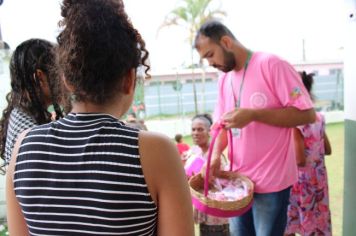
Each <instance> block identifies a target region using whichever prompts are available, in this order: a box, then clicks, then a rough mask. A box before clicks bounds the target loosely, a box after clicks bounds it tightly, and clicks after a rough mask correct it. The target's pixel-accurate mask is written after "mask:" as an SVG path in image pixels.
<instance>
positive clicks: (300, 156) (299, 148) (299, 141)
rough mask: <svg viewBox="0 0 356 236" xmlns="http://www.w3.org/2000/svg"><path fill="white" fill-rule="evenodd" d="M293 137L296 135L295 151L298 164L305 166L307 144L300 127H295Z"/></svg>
mask: <svg viewBox="0 0 356 236" xmlns="http://www.w3.org/2000/svg"><path fill="white" fill-rule="evenodd" d="M293 137H294V145H295V153H296V157H297V165H298V166H300V167H302V166H305V162H306V157H305V146H304V138H303V135H302V133H301V132H300V130H299V129H297V128H294V129H293Z"/></svg>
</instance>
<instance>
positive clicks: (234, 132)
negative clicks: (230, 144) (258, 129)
mask: <svg viewBox="0 0 356 236" xmlns="http://www.w3.org/2000/svg"><path fill="white" fill-rule="evenodd" d="M241 132H242V130H241V129H239V128H231V133H232V135H233V136H234V137H235V138H240V137H241Z"/></svg>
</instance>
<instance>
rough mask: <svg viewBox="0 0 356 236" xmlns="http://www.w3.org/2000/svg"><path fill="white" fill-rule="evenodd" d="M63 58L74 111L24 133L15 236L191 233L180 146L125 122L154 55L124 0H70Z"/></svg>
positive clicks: (14, 202)
mask: <svg viewBox="0 0 356 236" xmlns="http://www.w3.org/2000/svg"><path fill="white" fill-rule="evenodd" d="M61 15H62V17H63V19H62V21H61V22H60V26H61V30H62V31H61V32H60V34H59V36H58V38H57V40H58V63H59V68H60V73H61V76H62V78H63V79H64V83H65V84H66V87H67V88H68V91H69V92H70V93H71V98H72V110H71V112H70V113H69V114H68V115H66V116H65V117H64V118H62V119H59V120H58V121H55V122H52V123H49V124H45V125H41V126H37V127H35V128H33V129H31V130H29V131H25V132H24V133H22V134H21V135H20V137H19V138H18V141H17V142H16V144H15V147H14V151H13V155H12V159H11V162H10V165H9V168H8V173H7V189H6V194H7V198H6V199H7V212H8V227H9V232H10V235H170V236H182V235H184V236H193V235H194V224H193V219H192V207H191V198H190V193H189V188H188V184H187V181H186V177H185V174H184V170H183V167H182V165H181V164H180V158H179V154H178V151H177V150H176V147H175V145H174V143H173V142H172V141H171V140H170V139H169V138H168V137H166V136H163V135H161V134H157V133H153V132H148V131H142V130H138V129H135V128H131V127H128V126H126V125H125V124H124V122H122V121H120V120H119V119H120V118H121V117H122V116H123V115H124V114H125V113H126V112H127V110H128V109H129V107H130V105H131V103H132V101H133V97H134V90H135V85H136V82H137V81H136V80H137V79H136V70H137V68H138V67H139V66H143V67H145V68H146V73H147V71H148V69H149V66H148V65H147V64H146V59H147V58H148V51H147V50H146V48H145V43H144V41H143V40H142V38H141V35H140V34H139V32H138V31H137V30H136V29H135V28H134V27H133V26H132V24H131V22H130V21H129V18H128V16H127V14H126V13H125V9H124V5H123V2H122V1H121V0H64V1H63V3H62V7H61Z"/></svg>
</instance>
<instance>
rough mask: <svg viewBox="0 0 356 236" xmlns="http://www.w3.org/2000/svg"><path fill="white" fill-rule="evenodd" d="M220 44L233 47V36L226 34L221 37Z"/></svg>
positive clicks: (227, 47)
mask: <svg viewBox="0 0 356 236" xmlns="http://www.w3.org/2000/svg"><path fill="white" fill-rule="evenodd" d="M220 44H221V46H223V47H224V48H225V49H232V44H233V41H232V39H231V37H229V36H227V35H224V36H222V37H221V39H220Z"/></svg>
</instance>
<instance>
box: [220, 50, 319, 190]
mask: <svg viewBox="0 0 356 236" xmlns="http://www.w3.org/2000/svg"><path fill="white" fill-rule="evenodd" d="M243 71H244V70H243V69H242V70H240V71H238V72H236V71H231V72H229V73H224V74H222V76H221V77H220V79H219V82H218V89H219V94H218V100H217V104H216V108H215V112H214V119H215V120H216V121H218V120H219V119H220V117H221V116H222V115H223V114H224V113H226V112H229V111H232V110H233V109H234V107H235V101H234V97H236V98H238V97H239V91H240V84H241V81H242V75H243ZM231 81H232V85H231ZM233 92H234V93H235V96H234V95H233ZM290 106H293V107H296V108H298V109H300V110H306V109H310V108H312V107H313V103H312V101H311V100H310V97H309V95H308V92H307V91H306V90H305V88H304V85H303V83H302V80H301V78H300V76H299V74H298V73H297V72H296V71H295V70H294V68H293V67H292V66H291V65H290V64H289V63H287V62H286V61H283V60H281V59H280V58H278V57H277V56H274V55H271V54H266V53H261V52H254V53H253V55H252V57H251V60H250V63H249V65H248V68H247V71H246V75H245V80H244V84H243V87H242V93H241V105H240V107H242V108H256V109H258V108H282V107H290ZM233 145H234V169H235V170H237V171H239V172H240V173H242V174H244V175H246V176H248V177H249V178H250V179H251V180H252V181H253V182H254V183H255V192H258V193H270V192H277V191H281V190H283V189H285V188H287V187H288V186H291V185H292V184H294V183H295V182H296V181H297V165H296V158H295V150H294V142H293V139H292V129H291V128H283V127H276V126H271V125H267V124H264V123H260V122H251V123H250V124H248V125H247V126H245V127H244V128H243V129H242V130H241V136H240V137H239V138H236V137H234V138H233Z"/></svg>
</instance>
